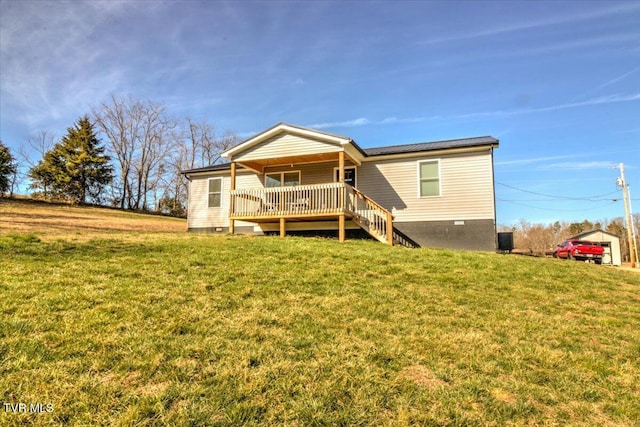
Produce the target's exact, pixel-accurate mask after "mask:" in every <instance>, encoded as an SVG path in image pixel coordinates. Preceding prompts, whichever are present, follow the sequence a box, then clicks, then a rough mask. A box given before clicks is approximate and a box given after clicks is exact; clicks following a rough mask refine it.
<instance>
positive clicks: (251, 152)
mask: <svg viewBox="0 0 640 427" xmlns="http://www.w3.org/2000/svg"><path fill="white" fill-rule="evenodd" d="M338 151H342V147H341V146H340V144H333V143H328V142H324V141H317V140H314V139H308V138H302V137H299V136H296V135H288V134H281V135H277V136H274V137H273V138H270V139H267V140H266V141H263V142H261V143H260V144H257V145H256V146H254V147H251V148H249V149H247V150H246V151H244V152H242V153H240V154H238V155H237V156H234V158H233V160H234V161H243V160H244V161H248V160H257V159H273V158H283V157H292V156H299V155H306V154H321V153H335V152H338Z"/></svg>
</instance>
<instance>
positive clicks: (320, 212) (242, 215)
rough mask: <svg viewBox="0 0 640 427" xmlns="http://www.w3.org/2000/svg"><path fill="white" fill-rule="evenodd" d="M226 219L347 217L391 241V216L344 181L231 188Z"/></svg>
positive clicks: (283, 220) (281, 226)
mask: <svg viewBox="0 0 640 427" xmlns="http://www.w3.org/2000/svg"><path fill="white" fill-rule="evenodd" d="M229 219H230V220H242V221H250V222H256V223H264V222H280V229H281V234H284V227H285V222H286V221H317V220H336V219H337V220H338V221H339V223H340V227H341V232H342V234H344V220H345V219H351V220H353V222H355V223H356V224H358V225H359V226H360V227H362V228H363V229H364V230H365V231H367V232H368V233H369V234H371V235H372V236H373V237H375V238H376V239H378V240H380V241H382V242H385V243H389V244H391V243H392V240H393V238H392V235H393V216H392V215H391V213H390V212H389V211H388V210H386V209H385V208H384V207H382V206H380V205H379V204H378V203H376V202H375V201H373V200H372V199H370V198H369V197H367V196H366V195H365V194H363V193H362V192H360V191H359V190H357V189H356V188H354V187H352V186H351V185H349V184H344V183H335V182H332V183H327V184H316V185H294V186H285V187H273V188H246V189H237V190H231V206H230V213H229Z"/></svg>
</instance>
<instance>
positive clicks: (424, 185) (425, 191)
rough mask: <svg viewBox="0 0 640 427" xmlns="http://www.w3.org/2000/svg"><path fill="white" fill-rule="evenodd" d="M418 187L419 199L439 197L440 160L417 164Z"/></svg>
mask: <svg viewBox="0 0 640 427" xmlns="http://www.w3.org/2000/svg"><path fill="white" fill-rule="evenodd" d="M418 187H419V190H418V191H419V196H420V197H438V196H440V160H425V161H421V162H418Z"/></svg>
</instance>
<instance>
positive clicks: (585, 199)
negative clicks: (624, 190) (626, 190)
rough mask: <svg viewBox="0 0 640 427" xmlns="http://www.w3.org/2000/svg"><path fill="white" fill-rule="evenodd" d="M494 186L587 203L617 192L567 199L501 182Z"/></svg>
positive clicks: (566, 198)
mask: <svg viewBox="0 0 640 427" xmlns="http://www.w3.org/2000/svg"><path fill="white" fill-rule="evenodd" d="M495 183H496V184H499V185H502V186H503V187H508V188H511V189H513V190H517V191H522V192H523V193H529V194H535V195H536V196H543V197H550V198H553V199H561V200H584V201H589V202H602V201H604V200H605V199H603V197H605V196H610V195H612V194H617V193H618V191H617V190H616V191H612V192H611V193H606V194H601V195H599V196H590V197H567V196H556V195H553V194H544V193H538V192H535V191H530V190H525V189H523V188H518V187H514V186H513V185H509V184H504V183H502V182H498V181H495Z"/></svg>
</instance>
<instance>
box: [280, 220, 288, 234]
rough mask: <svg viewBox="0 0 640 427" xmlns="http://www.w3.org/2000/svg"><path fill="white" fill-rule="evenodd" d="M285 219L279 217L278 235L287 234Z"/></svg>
mask: <svg viewBox="0 0 640 427" xmlns="http://www.w3.org/2000/svg"><path fill="white" fill-rule="evenodd" d="M285 224H286V221H285V219H284V218H280V237H284V236H286V235H287V229H286V226H285Z"/></svg>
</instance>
